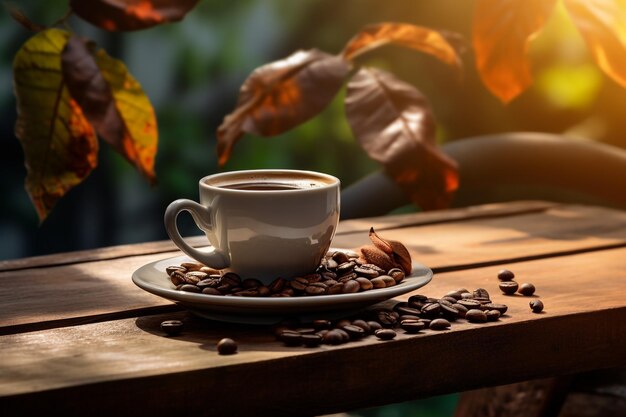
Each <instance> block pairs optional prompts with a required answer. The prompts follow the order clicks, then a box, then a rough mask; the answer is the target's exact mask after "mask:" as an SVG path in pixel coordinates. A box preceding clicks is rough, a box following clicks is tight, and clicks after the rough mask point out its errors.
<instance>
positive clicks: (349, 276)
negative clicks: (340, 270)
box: [337, 272, 357, 284]
mask: <svg viewBox="0 0 626 417" xmlns="http://www.w3.org/2000/svg"><path fill="white" fill-rule="evenodd" d="M356 278H357V274H356V272H348V273H346V274H343V275H341V276H340V277H339V278H337V281H339V282H341V283H344V284H345V283H346V282H348V281H354V280H355V279H356Z"/></svg>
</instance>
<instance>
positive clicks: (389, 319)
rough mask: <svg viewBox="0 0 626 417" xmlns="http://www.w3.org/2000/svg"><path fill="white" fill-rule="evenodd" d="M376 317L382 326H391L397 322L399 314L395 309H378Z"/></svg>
mask: <svg viewBox="0 0 626 417" xmlns="http://www.w3.org/2000/svg"><path fill="white" fill-rule="evenodd" d="M376 316H377V319H378V322H379V323H380V324H382V325H383V326H384V327H393V326H394V325H395V324H396V323H397V322H398V317H400V315H399V314H398V313H396V312H395V311H388V310H380V311H379V312H378V313H377V315H376Z"/></svg>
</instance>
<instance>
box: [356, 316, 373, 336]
mask: <svg viewBox="0 0 626 417" xmlns="http://www.w3.org/2000/svg"><path fill="white" fill-rule="evenodd" d="M352 325H353V326H358V327H360V328H361V329H363V331H364V332H365V334H370V333H371V332H372V328H371V326H370V325H369V324H367V322H366V321H365V320H361V319H357V320H354V321H353V322H352Z"/></svg>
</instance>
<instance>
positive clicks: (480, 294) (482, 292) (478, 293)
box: [474, 288, 489, 300]
mask: <svg viewBox="0 0 626 417" xmlns="http://www.w3.org/2000/svg"><path fill="white" fill-rule="evenodd" d="M474 298H475V299H476V298H486V299H487V300H488V299H489V293H488V292H487V290H486V289H484V288H477V289H475V290H474Z"/></svg>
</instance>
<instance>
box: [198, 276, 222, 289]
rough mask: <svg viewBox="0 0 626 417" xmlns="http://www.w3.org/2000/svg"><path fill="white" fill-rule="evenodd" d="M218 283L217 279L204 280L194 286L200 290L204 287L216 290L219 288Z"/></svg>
mask: <svg viewBox="0 0 626 417" xmlns="http://www.w3.org/2000/svg"><path fill="white" fill-rule="evenodd" d="M219 282H220V281H219V279H215V278H206V279H203V280H202V281H198V283H197V284H196V285H197V286H198V287H200V288H205V287H213V288H216V287H218V286H219Z"/></svg>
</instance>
